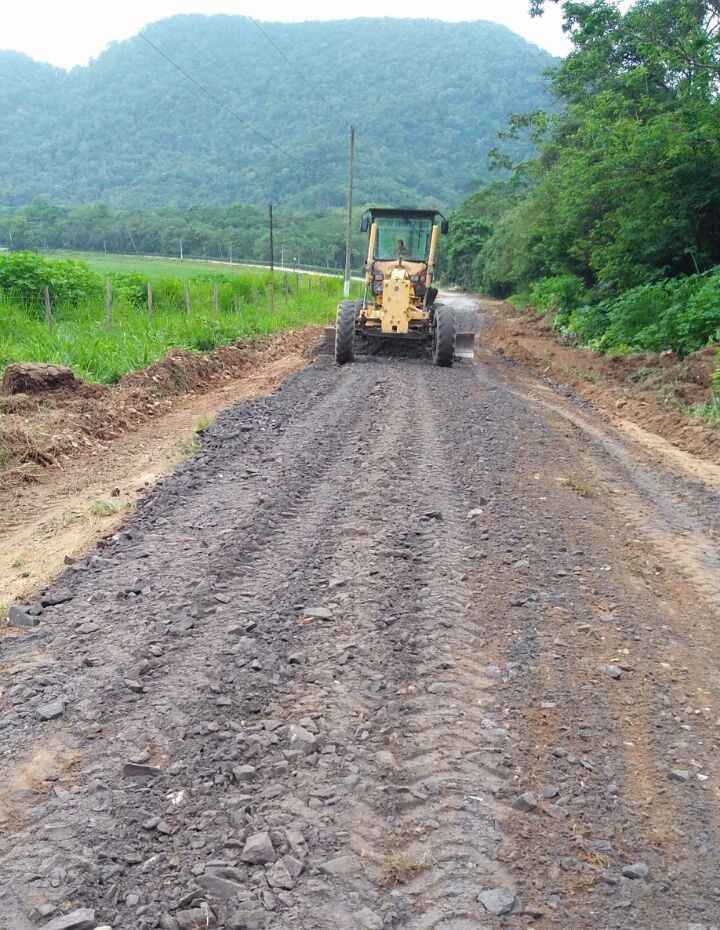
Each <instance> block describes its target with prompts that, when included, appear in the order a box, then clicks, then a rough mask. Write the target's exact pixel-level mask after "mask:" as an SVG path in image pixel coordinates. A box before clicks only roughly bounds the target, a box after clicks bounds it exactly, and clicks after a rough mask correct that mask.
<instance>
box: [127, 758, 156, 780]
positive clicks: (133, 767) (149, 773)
mask: <svg viewBox="0 0 720 930" xmlns="http://www.w3.org/2000/svg"><path fill="white" fill-rule="evenodd" d="M162 774H163V770H162V769H159V768H158V767H157V766H155V765H138V764H137V763H135V762H126V763H125V765H123V778H156V777H157V776H158V775H162Z"/></svg>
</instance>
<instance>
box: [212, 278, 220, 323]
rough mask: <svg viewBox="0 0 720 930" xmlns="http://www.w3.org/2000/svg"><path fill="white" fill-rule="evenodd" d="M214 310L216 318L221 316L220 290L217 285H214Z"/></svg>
mask: <svg viewBox="0 0 720 930" xmlns="http://www.w3.org/2000/svg"><path fill="white" fill-rule="evenodd" d="M213 310H214V311H215V316H220V288H219V287H218V285H217V284H213Z"/></svg>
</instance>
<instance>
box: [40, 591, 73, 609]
mask: <svg viewBox="0 0 720 930" xmlns="http://www.w3.org/2000/svg"><path fill="white" fill-rule="evenodd" d="M74 597H75V595H74V594H72V593H71V592H70V591H68V590H67V589H65V588H61V589H60V590H59V591H49V592H48V593H47V594H44V595H43V596H42V597H41V598H40V603H41V604H42V606H43V607H55V606H57V605H58V604H64V603H65V602H66V601H71V600H72V599H73V598H74Z"/></svg>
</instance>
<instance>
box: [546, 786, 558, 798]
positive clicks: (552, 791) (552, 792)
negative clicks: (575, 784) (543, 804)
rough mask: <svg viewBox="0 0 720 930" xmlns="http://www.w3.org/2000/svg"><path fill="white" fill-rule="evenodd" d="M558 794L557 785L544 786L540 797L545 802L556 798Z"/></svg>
mask: <svg viewBox="0 0 720 930" xmlns="http://www.w3.org/2000/svg"><path fill="white" fill-rule="evenodd" d="M559 794H560V789H559V788H558V786H557V785H545V787H544V788H543V790H542V796H543V798H545V800H546V801H550V800H552V798H556V797H557V796H558V795H559Z"/></svg>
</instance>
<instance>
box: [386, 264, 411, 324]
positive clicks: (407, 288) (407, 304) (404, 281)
mask: <svg viewBox="0 0 720 930" xmlns="http://www.w3.org/2000/svg"><path fill="white" fill-rule="evenodd" d="M412 293H413V287H412V283H411V282H410V276H409V275H408V273H407V270H406V269H405V268H403V267H402V266H401V267H397V268H393V269H392V271H391V272H390V277H389V278H386V279H385V284H384V286H383V299H382V315H381V317H380V323H381V328H382V331H383V332H384V333H406V332H407V331H408V329H409V324H410V318H411V315H412V311H413V306H412V301H411V297H412Z"/></svg>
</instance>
